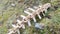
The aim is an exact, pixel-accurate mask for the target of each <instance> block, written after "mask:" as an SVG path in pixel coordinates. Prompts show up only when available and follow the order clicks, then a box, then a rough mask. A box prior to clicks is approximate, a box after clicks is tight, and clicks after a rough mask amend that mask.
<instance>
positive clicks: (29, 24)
mask: <svg viewBox="0 0 60 34" xmlns="http://www.w3.org/2000/svg"><path fill="white" fill-rule="evenodd" d="M21 17H23V19H24V18H26V17H25V16H23V15H21ZM28 26H31V23H30V20H28Z"/></svg>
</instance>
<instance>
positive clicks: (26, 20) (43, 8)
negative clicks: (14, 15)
mask: <svg viewBox="0 0 60 34" xmlns="http://www.w3.org/2000/svg"><path fill="white" fill-rule="evenodd" d="M49 7H51V4H50V3H46V4H44V5H42V6H39V8H37V9H36V10H34V9H32V8H28V9H29V10H32V11H33V12H32V13H29V12H27V11H24V12H25V13H26V14H28V15H27V16H23V15H21V17H22V18H23V19H22V21H20V20H17V24H16V26H14V27H13V28H12V29H10V30H9V33H8V34H12V33H15V32H18V34H20V33H19V29H20V28H23V29H25V25H24V24H25V23H28V25H29V26H31V23H30V19H33V20H34V22H36V19H35V16H36V15H38V17H39V19H41V16H40V12H42V14H43V15H44V13H43V11H45V12H46V11H47V9H48V8H49ZM44 16H45V15H44ZM17 30H18V31H17Z"/></svg>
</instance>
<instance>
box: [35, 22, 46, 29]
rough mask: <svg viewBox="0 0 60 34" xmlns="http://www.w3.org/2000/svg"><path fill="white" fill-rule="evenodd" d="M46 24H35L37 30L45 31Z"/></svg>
mask: <svg viewBox="0 0 60 34" xmlns="http://www.w3.org/2000/svg"><path fill="white" fill-rule="evenodd" d="M44 26H45V25H44V24H43V23H36V24H35V28H38V29H44Z"/></svg>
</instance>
